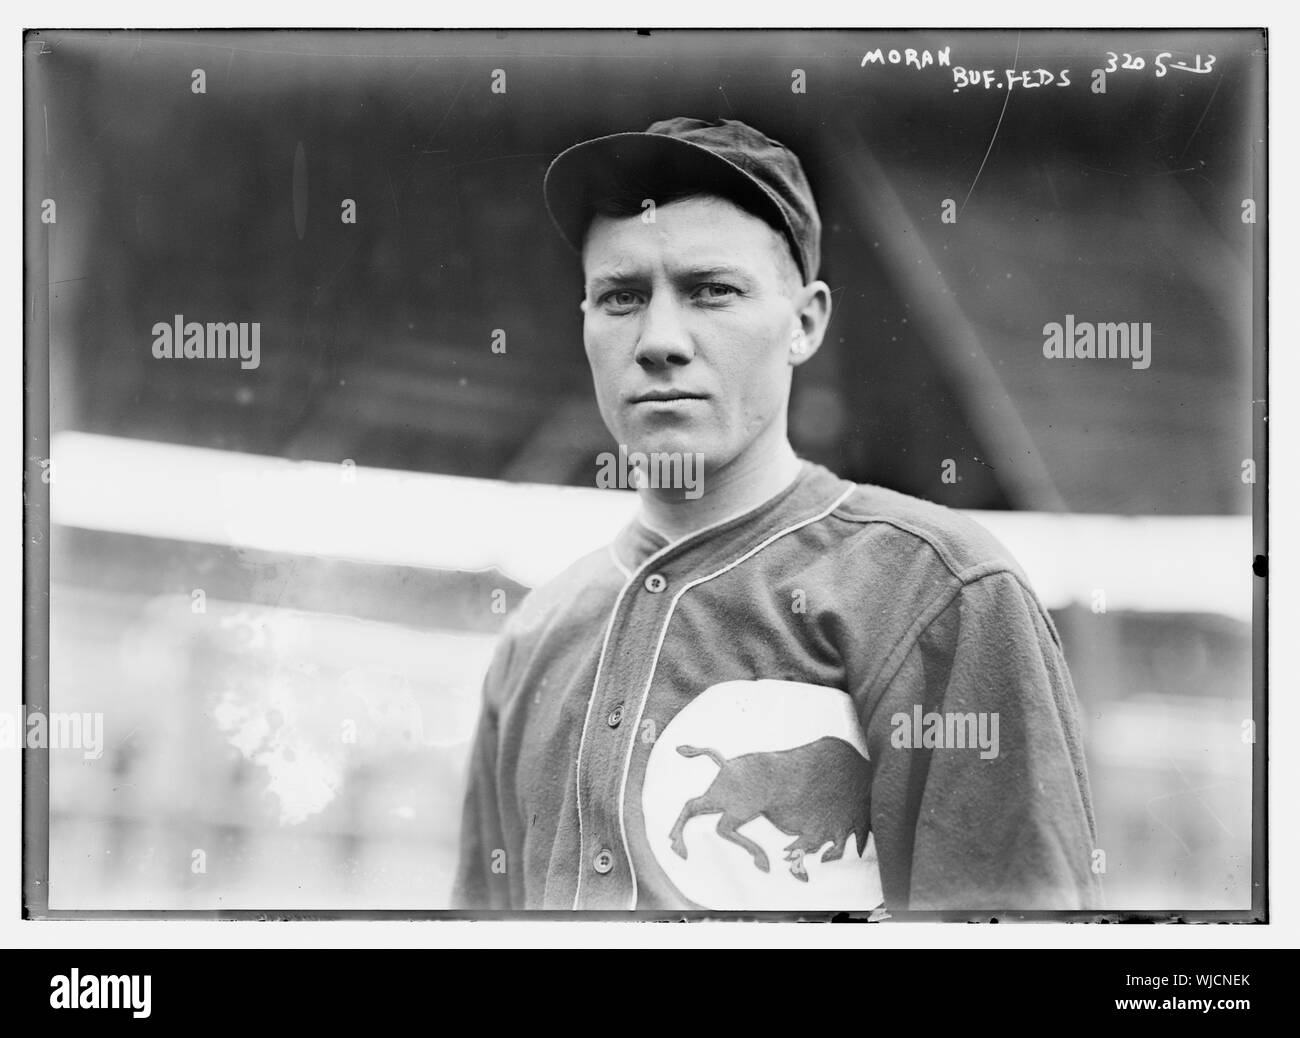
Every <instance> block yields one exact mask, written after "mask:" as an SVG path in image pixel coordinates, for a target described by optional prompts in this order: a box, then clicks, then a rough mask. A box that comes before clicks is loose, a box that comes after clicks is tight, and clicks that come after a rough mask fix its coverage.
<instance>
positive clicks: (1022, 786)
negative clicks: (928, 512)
mask: <svg viewBox="0 0 1300 1038" xmlns="http://www.w3.org/2000/svg"><path fill="white" fill-rule="evenodd" d="M936 608H937V609H938V612H937V614H936V615H935V616H934V617H933V619H929V620H925V619H924V618H923V621H922V622H923V623H924V626H923V628H922V630H921V631H920V633H919V634H918V635H916V636H915V637H914V639H913V640H912V641H911V642H910V645H905V646H901V647H900V649H901V659H900V660H899V662H898V663H897V670H896V672H895V673H894V674H893V675H892V677H890V678H888V684H887V686H886V689H885V692H884V693H883V695H882V696H881V697H880V701H879V703H878V704H877V706H876V708H875V709H874V710H873V711H872V714H871V718H870V720H869V725H868V728H869V732H868V739H869V744H870V745H872V746H873V747H875V750H874V752H875V753H876V755H877V758H878V762H877V768H876V772H875V777H874V784H873V789H872V804H871V816H872V826H873V831H874V832H875V835H876V846H877V853H878V854H879V856H880V865H881V874H882V881H883V882H884V886H885V896H886V907H890V906H891V905H893V904H896V905H899V906H900V907H905V908H908V909H913V910H918V909H954V910H959V909H966V910H984V909H990V910H1068V909H1087V908H1098V907H1100V904H1101V891H1100V884H1099V881H1098V878H1097V876H1096V875H1094V873H1093V870H1092V863H1093V857H1094V856H1093V851H1094V849H1095V846H1096V835H1095V824H1094V820H1093V814H1092V803H1091V796H1090V793H1089V787H1088V776H1087V770H1086V766H1085V763H1084V758H1083V750H1082V741H1081V738H1080V735H1079V722H1078V716H1077V715H1078V706H1077V702H1076V698H1075V692H1074V687H1073V684H1072V683H1071V680H1070V675H1069V671H1068V669H1067V667H1066V663H1065V658H1064V655H1063V653H1062V651H1061V646H1060V643H1059V640H1058V635H1057V633H1056V630H1055V627H1054V626H1053V625H1052V623H1051V620H1050V618H1049V617H1048V616H1047V614H1046V611H1045V610H1044V609H1043V607H1042V606H1041V604H1040V603H1039V602H1038V600H1037V598H1036V597H1035V596H1034V594H1033V592H1032V591H1030V590H1029V589H1028V588H1027V587H1026V586H1025V585H1024V584H1023V583H1022V582H1021V581H1020V579H1019V578H1018V577H1017V576H1016V575H1015V574H1013V573H1011V572H1008V571H1006V570H998V571H994V572H992V573H989V574H986V575H984V576H981V577H979V578H978V579H974V580H970V581H968V582H966V583H963V584H961V585H960V587H959V589H958V590H957V591H956V592H955V593H954V594H952V596H951V598H950V600H948V601H947V602H946V603H943V602H940V603H937V604H936ZM918 722H919V724H918ZM972 741H973V742H975V745H974V746H972V745H970V744H971V742H972Z"/></svg>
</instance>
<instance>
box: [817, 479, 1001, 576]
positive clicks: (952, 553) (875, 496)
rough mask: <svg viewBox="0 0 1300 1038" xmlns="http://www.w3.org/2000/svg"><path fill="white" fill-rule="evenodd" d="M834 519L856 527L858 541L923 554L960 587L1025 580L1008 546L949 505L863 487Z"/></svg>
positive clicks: (892, 491) (847, 498) (851, 493)
mask: <svg viewBox="0 0 1300 1038" xmlns="http://www.w3.org/2000/svg"><path fill="white" fill-rule="evenodd" d="M833 514H834V516H835V517H836V518H837V519H840V520H843V521H847V522H849V523H853V524H856V525H857V526H858V528H859V536H862V537H865V538H868V539H870V540H871V541H873V542H874V541H882V540H883V541H884V542H885V543H886V544H888V545H889V546H890V548H891V549H893V550H903V551H909V552H913V553H919V554H920V555H922V556H925V557H926V558H928V559H929V560H930V561H931V562H932V563H933V564H934V566H935V567H936V568H942V569H946V570H947V571H948V572H949V573H950V574H951V575H952V577H954V578H955V579H956V580H957V581H959V582H961V583H966V582H968V581H970V580H974V579H978V578H979V577H980V576H982V575H985V574H988V573H994V572H1000V571H1006V572H1010V573H1012V574H1014V575H1015V576H1016V577H1018V578H1019V579H1021V580H1023V579H1024V573H1023V571H1022V570H1021V568H1020V564H1019V563H1018V562H1017V561H1016V558H1015V556H1014V555H1013V554H1012V553H1011V552H1010V551H1009V550H1008V549H1007V547H1006V545H1004V544H1003V543H1002V542H1001V541H999V540H998V539H997V538H996V537H994V536H993V534H992V533H990V532H989V531H988V530H987V529H986V528H985V527H984V526H982V525H981V524H980V523H978V522H976V521H975V520H974V519H972V518H970V517H969V516H966V515H963V514H962V513H961V512H958V511H956V510H954V509H952V508H949V507H947V506H946V505H940V504H936V503H934V502H933V501H926V500H924V499H923V498H919V497H913V496H911V495H910V494H903V493H900V492H898V491H896V490H890V489H888V488H886V487H881V486H875V485H873V484H870V483H859V484H855V485H854V487H853V490H852V492H850V493H849V495H848V496H847V497H846V498H845V499H844V500H843V501H842V502H841V503H840V505H839V506H838V507H837V508H836V509H835V511H834V513H833Z"/></svg>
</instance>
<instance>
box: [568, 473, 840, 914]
mask: <svg viewBox="0 0 1300 1038" xmlns="http://www.w3.org/2000/svg"><path fill="white" fill-rule="evenodd" d="M802 475H803V470H802V469H801V470H800V473H799V475H798V476H796V477H795V478H794V479H792V480H791V481H790V482H791V483H794V482H796V481H797V480H798V479H799V477H800V476H802ZM788 489H789V485H787V486H786V487H784V488H783V489H782V490H780V491H777V493H783V492H784V490H788ZM853 489H854V488H853V487H852V486H850V487H849V488H848V490H846V491H844V493H843V494H841V495H840V496H839V497H838V498H836V500H835V504H833V505H831V507H830V508H828V509H827V510H826V512H824V513H823V514H821V515H818V516H815V517H814V518H812V519H810V520H808V522H816V521H817V520H818V519H824V518H825V517H826V516H827V515H829V514H830V513H831V512H833V511H834V510H835V508H836V507H837V506H838V505H839V503H840V502H841V501H843V500H844V499H845V498H846V497H848V496H849V494H850V493H852V491H853ZM773 496H774V497H775V496H776V495H773ZM770 500H771V498H768V501H770ZM766 503H767V501H764V502H762V504H758V505H751V506H750V507H748V508H745V509H743V510H741V511H739V512H735V513H733V514H731V515H729V516H727V517H726V518H725V519H719V520H718V521H717V522H716V523H710V524H709V525H708V526H703V527H701V528H700V529H698V530H695V531H693V532H691V533H688V534H686V535H685V536H683V537H679V538H677V540H675V541H670V542H669V543H668V544H665V545H664V546H663V547H662V548H660V549H659V550H658V551H657V552H655V553H654V554H653V555H651V556H649V557H648V558H647V559H646V560H645V561H644V562H642V563H641V565H639V566H638V567H637V568H636V569H635V570H634V571H633V572H632V574H631V575H630V576H629V577H628V578H627V580H626V581H625V582H624V584H623V586H622V587H621V588H620V589H619V592H618V597H617V598H615V599H614V608H613V609H611V610H610V613H609V622H608V623H607V624H606V625H605V639H604V641H602V642H601V644H600V657H599V659H597V661H596V679H595V680H594V681H593V682H592V683H591V696H590V698H589V699H588V700H587V713H586V715H585V716H584V717H583V719H582V735H581V736H580V737H579V739H578V760H577V763H576V765H575V767H574V787H573V788H574V800H575V802H576V803H577V805H578V885H577V889H576V890H574V892H573V910H574V911H575V912H576V911H577V910H578V902H579V901H580V900H581V898H582V877H583V874H584V873H585V871H586V868H585V863H586V856H585V851H586V848H585V847H584V846H583V844H584V841H585V839H586V837H585V835H584V833H583V831H582V751H583V748H584V747H585V746H586V745H587V728H588V727H589V726H590V724H591V709H592V707H593V706H595V705H596V690H597V689H599V688H600V672H601V671H602V670H603V669H604V667H605V651H606V650H607V649H608V648H609V636H610V635H611V634H612V633H613V632H614V618H615V617H617V616H618V609H619V606H620V605H622V604H623V596H624V595H625V594H627V589H628V588H630V587H631V586H632V585H633V584H634V583H635V582H636V579H637V577H639V576H640V574H641V572H642V571H643V570H644V569H646V568H647V567H649V566H652V565H653V564H654V563H656V562H658V561H659V559H660V558H661V557H662V556H663V555H664V554H665V553H666V552H669V551H672V550H673V549H674V548H676V547H677V546H678V545H679V544H682V543H684V542H685V541H689V540H691V539H692V538H695V537H699V536H701V535H702V534H706V533H709V532H710V531H712V530H716V529H718V528H719V527H722V526H726V525H727V524H728V523H731V522H734V521H735V520H737V519H739V518H741V517H742V516H746V515H748V514H749V513H750V512H754V511H757V510H758V509H759V508H762V507H763V505H764V504H766ZM642 525H644V524H642ZM802 525H804V524H803V523H799V524H797V525H796V526H792V527H790V529H789V530H782V531H781V533H779V534H777V535H776V536H777V537H780V536H782V535H783V534H786V533H789V532H790V530H796V529H798V528H799V526H802ZM656 532H657V531H656ZM660 536H663V535H662V534H660ZM775 539H776V538H775V537H774V538H772V540H775ZM769 543H771V541H765V542H764V543H763V544H760V545H759V546H758V548H755V549H754V551H758V550H760V549H762V548H765V547H767V545H768V544H769ZM611 547H613V546H612V545H611ZM749 554H751V555H752V554H753V552H750V553H749ZM615 558H617V556H615ZM747 558H749V555H745V556H743V557H742V558H740V559H737V560H736V562H743V561H744V559H747ZM733 565H734V563H733ZM621 568H622V567H620V569H621ZM727 568H728V569H729V568H730V567H727ZM722 572H724V570H719V571H718V573H714V574H713V576H714V577H716V576H717V575H718V574H719V573H722ZM706 579H712V578H711V577H710V578H706ZM697 583H700V581H697ZM690 586H693V585H688V587H690ZM682 590H683V591H684V590H686V589H685V588H683V589H682ZM680 597H681V593H680V592H679V593H678V595H677V598H680ZM677 598H674V599H673V602H672V606H670V607H669V610H668V616H669V618H670V619H671V618H672V615H673V613H672V611H673V608H674V607H676V605H677ZM664 629H665V630H667V627H666V626H665V628H664ZM662 646H663V635H662V634H661V635H660V637H659V647H662ZM658 662H659V648H656V649H655V659H654V665H652V666H651V669H650V675H651V677H652V678H653V676H654V666H655V665H657V664H658ZM646 689H647V691H648V690H649V685H647V686H646ZM641 706H642V708H643V709H644V707H645V702H644V700H643V701H642V704H641ZM640 724H641V715H640V713H638V714H637V725H636V727H635V728H633V729H632V739H631V742H630V743H629V745H634V744H635V742H636V728H639V727H640ZM631 759H632V757H631V750H630V749H629V751H628V760H629V761H631ZM623 784H624V785H626V784H627V772H626V770H624V773H623ZM622 805H623V793H622V790H620V791H619V811H618V814H619V830H620V835H621V836H622V839H623V849H624V852H626V851H627V833H626V832H624V831H622V830H623V806H622ZM627 867H628V872H629V873H631V875H632V905H633V907H635V906H636V869H634V868H633V867H632V856H631V855H630V854H629V855H628V858H627Z"/></svg>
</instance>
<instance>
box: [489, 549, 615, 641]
mask: <svg viewBox="0 0 1300 1038" xmlns="http://www.w3.org/2000/svg"><path fill="white" fill-rule="evenodd" d="M626 579H627V573H626V572H625V570H624V569H623V568H622V564H621V563H620V562H619V560H618V558H617V556H616V555H615V554H614V552H613V545H612V544H606V545H603V546H601V547H600V548H597V549H595V550H594V551H590V552H588V553H587V554H586V555H583V556H582V557H581V558H579V559H577V560H576V561H574V562H572V563H570V564H569V565H568V566H566V567H565V568H564V569H562V570H561V571H560V572H559V573H558V574H556V575H555V576H554V577H552V578H551V579H549V580H547V581H544V582H543V583H541V584H538V585H537V586H536V587H534V588H533V589H532V590H531V591H529V592H528V594H527V595H525V596H524V599H523V601H522V602H520V603H519V606H518V607H517V608H516V609H515V610H514V611H513V612H511V614H510V617H509V619H508V620H507V621H506V625H505V628H504V630H503V632H502V633H503V634H504V635H506V636H508V637H511V638H513V639H516V640H518V639H524V640H527V639H529V638H535V637H537V636H538V635H540V634H541V633H543V632H545V631H546V630H548V629H550V628H552V627H553V626H554V625H555V623H556V622H557V620H564V621H567V622H571V623H575V624H584V623H586V622H588V621H589V620H590V619H591V618H592V617H596V616H600V617H603V616H604V615H605V614H607V613H608V611H609V603H610V601H611V600H612V599H613V598H615V597H616V596H617V595H618V592H619V589H620V588H622V586H623V584H624V582H625V581H626Z"/></svg>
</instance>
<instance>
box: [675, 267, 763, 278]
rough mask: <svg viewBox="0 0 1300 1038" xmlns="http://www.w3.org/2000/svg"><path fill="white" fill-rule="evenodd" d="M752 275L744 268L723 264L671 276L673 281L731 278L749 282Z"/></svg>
mask: <svg viewBox="0 0 1300 1038" xmlns="http://www.w3.org/2000/svg"><path fill="white" fill-rule="evenodd" d="M751 277H752V275H751V274H750V273H749V271H747V270H745V268H744V267H734V266H730V265H728V264H725V263H720V264H717V265H711V266H706V267H688V268H686V269H684V270H679V271H677V272H676V273H674V274H673V279H674V280H675V281H707V280H709V279H710V278H733V279H735V280H741V279H743V280H746V281H748V280H750V279H751Z"/></svg>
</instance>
